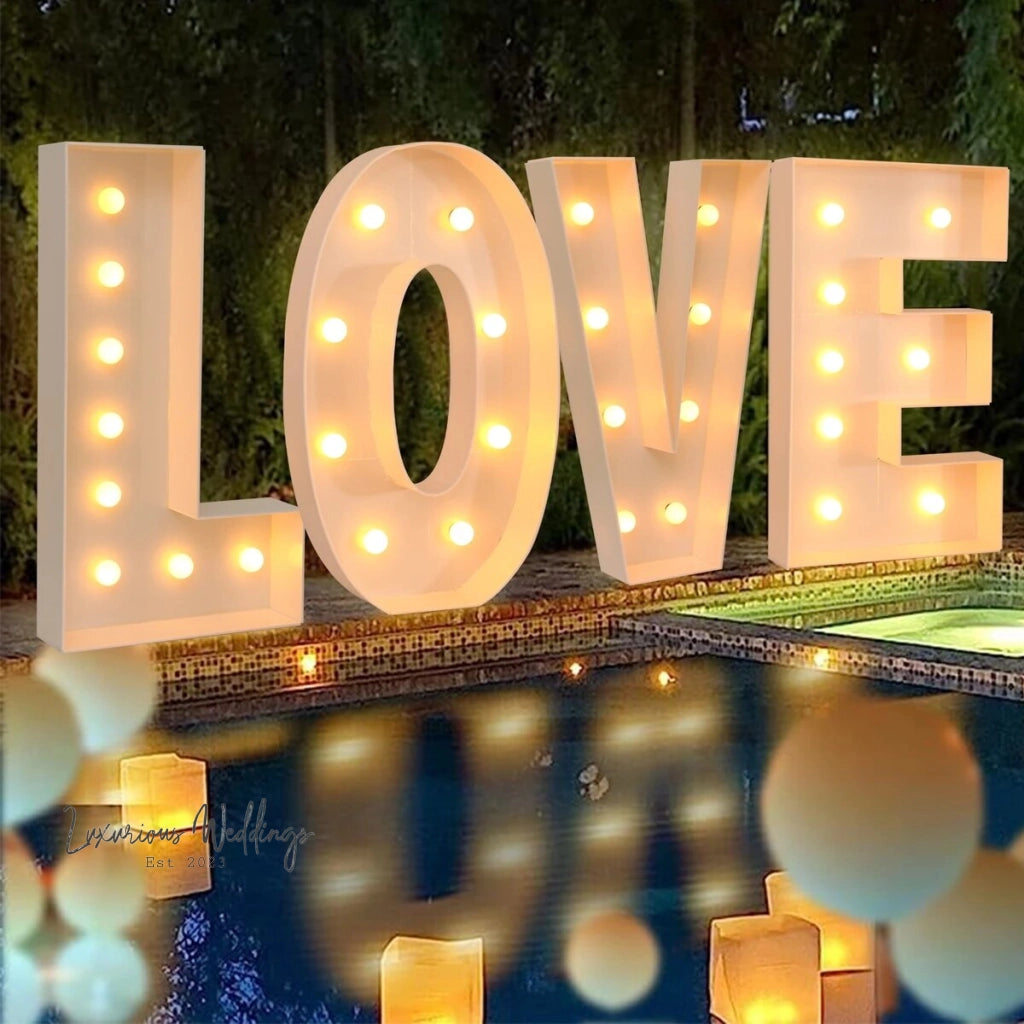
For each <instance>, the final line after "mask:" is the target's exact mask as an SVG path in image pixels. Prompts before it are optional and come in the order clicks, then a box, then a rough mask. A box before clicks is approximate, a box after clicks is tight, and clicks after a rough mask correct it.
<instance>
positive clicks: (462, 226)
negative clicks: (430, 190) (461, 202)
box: [448, 206, 476, 231]
mask: <svg viewBox="0 0 1024 1024" xmlns="http://www.w3.org/2000/svg"><path fill="white" fill-rule="evenodd" d="M475 220H476V217H474V216H473V211H472V210H471V209H470V208H469V207H468V206H456V207H455V209H454V210H452V212H451V213H449V214H448V223H449V224H451V226H452V228H453V229H454V230H455V231H468V230H469V229H470V228H471V227H472V226H473V223H474V221H475Z"/></svg>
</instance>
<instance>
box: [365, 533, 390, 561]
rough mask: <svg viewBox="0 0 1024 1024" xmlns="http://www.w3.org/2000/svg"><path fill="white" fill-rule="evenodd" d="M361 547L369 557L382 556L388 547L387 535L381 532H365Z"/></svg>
mask: <svg viewBox="0 0 1024 1024" xmlns="http://www.w3.org/2000/svg"><path fill="white" fill-rule="evenodd" d="M363 547H364V548H365V549H366V550H367V551H369V553H370V554H371V555H379V554H382V553H383V552H385V551H386V550H387V547H388V535H387V534H386V533H385V532H384V531H383V530H367V531H366V533H364V534H363Z"/></svg>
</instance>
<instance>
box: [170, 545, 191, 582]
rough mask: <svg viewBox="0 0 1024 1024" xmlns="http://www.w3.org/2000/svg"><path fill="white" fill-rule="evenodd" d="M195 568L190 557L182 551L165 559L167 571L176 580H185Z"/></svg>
mask: <svg viewBox="0 0 1024 1024" xmlns="http://www.w3.org/2000/svg"><path fill="white" fill-rule="evenodd" d="M194 568H195V564H194V563H193V561H192V559H191V558H189V556H188V555H186V554H185V553H184V552H183V551H179V552H178V553H177V554H174V555H171V557H170V558H169V559H167V571H168V572H169V573H170V574H171V575H172V576H173V577H174V578H175V579H176V580H187V579H188V578H189V576H191V575H192V570H193V569H194Z"/></svg>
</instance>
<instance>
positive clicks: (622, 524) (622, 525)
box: [619, 509, 636, 533]
mask: <svg viewBox="0 0 1024 1024" xmlns="http://www.w3.org/2000/svg"><path fill="white" fill-rule="evenodd" d="M619 529H620V530H621V531H622V532H623V533H632V532H633V531H634V530H635V529H636V516H635V515H633V513H632V512H630V511H629V510H628V509H623V510H622V511H621V512H620V513H619Z"/></svg>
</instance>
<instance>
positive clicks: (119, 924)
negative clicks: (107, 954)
mask: <svg viewBox="0 0 1024 1024" xmlns="http://www.w3.org/2000/svg"><path fill="white" fill-rule="evenodd" d="M76 845H77V844H76ZM142 865H143V862H142V859H141V858H140V857H138V856H133V855H132V853H130V852H129V851H128V849H127V848H126V847H125V846H123V845H122V844H120V843H118V844H116V845H110V844H101V845H100V846H99V847H96V846H88V847H86V848H85V849H84V850H76V851H75V852H74V853H71V854H65V856H64V857H63V859H62V860H61V861H60V863H59V864H58V865H57V870H56V872H55V873H54V878H53V901H54V903H56V905H57V909H58V910H59V911H60V914H61V916H62V917H63V918H64V920H65V921H67V923H68V924H69V925H71V926H72V927H73V928H77V929H78V930H79V931H83V932H119V931H123V930H124V929H125V928H128V927H130V926H131V925H132V924H134V923H135V922H136V921H137V920H138V918H139V916H140V915H141V914H142V911H143V908H144V907H145V905H146V882H145V878H144V876H143V871H145V868H144V867H143V866H142Z"/></svg>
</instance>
